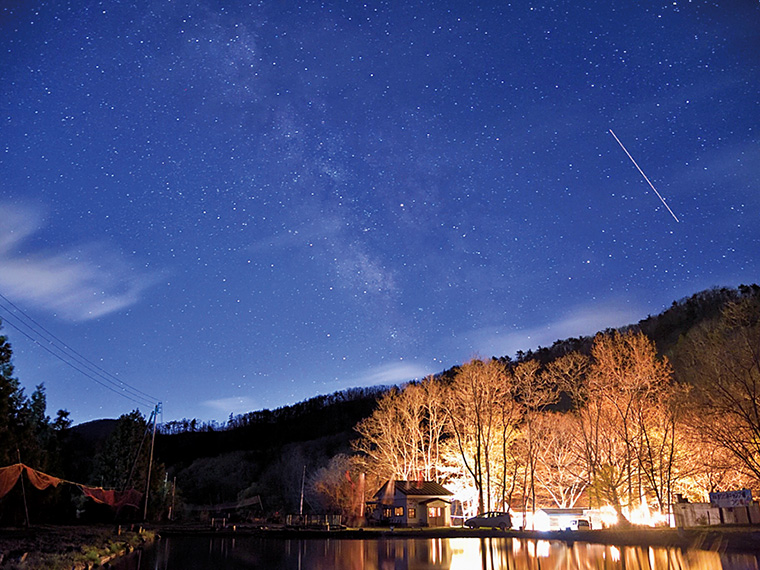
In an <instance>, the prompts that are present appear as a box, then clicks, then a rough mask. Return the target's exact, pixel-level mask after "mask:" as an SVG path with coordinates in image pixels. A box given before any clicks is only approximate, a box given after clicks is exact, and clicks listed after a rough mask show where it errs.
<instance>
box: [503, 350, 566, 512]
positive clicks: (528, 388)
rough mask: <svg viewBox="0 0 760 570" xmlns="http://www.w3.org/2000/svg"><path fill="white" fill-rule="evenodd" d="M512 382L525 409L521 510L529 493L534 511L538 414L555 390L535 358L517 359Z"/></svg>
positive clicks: (557, 393)
mask: <svg viewBox="0 0 760 570" xmlns="http://www.w3.org/2000/svg"><path fill="white" fill-rule="evenodd" d="M513 375H514V381H515V386H516V387H517V392H518V394H519V400H520V402H521V404H522V406H523V407H524V409H525V416H524V426H523V430H522V431H523V438H524V439H525V451H526V456H525V459H526V470H525V480H524V484H523V511H526V510H527V509H526V500H527V498H528V497H530V506H531V511H532V512H535V511H536V463H537V462H538V455H539V452H540V449H539V446H538V445H537V442H539V441H540V440H541V430H539V429H537V426H539V425H540V422H539V420H540V418H541V415H542V414H543V413H544V412H545V410H546V407H547V406H548V405H550V404H553V403H555V402H556V401H557V398H558V397H559V392H558V391H557V384H556V383H555V382H554V378H553V377H552V376H550V375H549V374H542V373H541V372H540V370H539V364H538V362H536V361H535V360H529V361H527V362H521V363H520V364H518V365H517V366H516V367H515V368H514V371H513Z"/></svg>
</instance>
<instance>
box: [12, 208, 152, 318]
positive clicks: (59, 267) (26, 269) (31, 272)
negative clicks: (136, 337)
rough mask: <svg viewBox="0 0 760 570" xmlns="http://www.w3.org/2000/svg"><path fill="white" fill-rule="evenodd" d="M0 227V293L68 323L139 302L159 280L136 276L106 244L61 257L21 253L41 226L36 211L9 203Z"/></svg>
mask: <svg viewBox="0 0 760 570" xmlns="http://www.w3.org/2000/svg"><path fill="white" fill-rule="evenodd" d="M2 211H3V217H4V224H3V227H2V228H0V268H1V270H0V291H2V292H3V294H4V295H6V296H8V297H11V298H13V299H15V300H18V301H21V302H23V303H26V304H28V305H31V306H35V307H38V308H41V309H45V310H49V311H53V312H55V313H57V314H59V315H60V316H62V317H63V318H66V319H70V320H73V321H86V320H89V319H95V318H98V317H101V316H103V315H107V314H109V313H112V312H114V311H119V310H122V309H125V308H127V307H129V306H131V305H134V304H135V303H137V302H138V301H139V300H140V298H141V295H142V293H143V291H144V290H145V289H147V288H148V287H149V286H150V285H152V284H153V283H154V282H155V278H153V277H151V276H149V275H147V274H145V273H136V272H135V271H134V269H133V268H131V267H129V266H128V265H127V263H126V262H125V261H124V260H123V259H121V257H120V256H119V255H118V254H116V253H114V252H113V251H111V250H110V249H109V248H107V247H106V246H104V245H102V244H88V245H85V246H83V247H78V248H73V247H72V248H68V249H67V250H65V251H63V252H60V253H58V252H57V253H50V252H39V251H38V252H32V253H29V254H21V253H20V251H19V250H20V248H21V247H22V246H23V245H25V242H26V241H28V238H30V237H32V236H33V235H34V234H35V233H36V232H37V231H38V230H39V229H40V225H41V223H42V216H41V215H40V214H39V212H37V211H36V210H33V209H31V208H24V207H18V206H10V205H7V204H4V205H3V206H2Z"/></svg>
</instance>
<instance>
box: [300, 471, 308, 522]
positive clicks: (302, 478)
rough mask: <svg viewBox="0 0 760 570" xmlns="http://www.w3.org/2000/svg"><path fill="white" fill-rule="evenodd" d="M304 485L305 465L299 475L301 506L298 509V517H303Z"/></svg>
mask: <svg viewBox="0 0 760 570" xmlns="http://www.w3.org/2000/svg"><path fill="white" fill-rule="evenodd" d="M305 485H306V465H304V466H303V475H301V506H300V507H299V508H298V515H299V516H301V517H303V488H304V486H305Z"/></svg>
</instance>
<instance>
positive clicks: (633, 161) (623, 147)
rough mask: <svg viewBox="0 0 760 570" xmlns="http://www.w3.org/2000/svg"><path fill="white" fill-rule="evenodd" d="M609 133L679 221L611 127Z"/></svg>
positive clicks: (677, 220) (675, 218) (676, 219)
mask: <svg viewBox="0 0 760 570" xmlns="http://www.w3.org/2000/svg"><path fill="white" fill-rule="evenodd" d="M610 134H611V135H612V136H613V137H615V140H616V141H617V143H618V144H619V145H620V148H622V149H623V150H624V151H625V154H627V155H628V158H630V159H631V162H632V163H633V165H634V166H635V167H636V169H637V170H638V171H639V172H640V173H641V175H642V176H643V177H644V180H646V181H647V184H649V186H650V187H651V188H652V190H654V193H655V194H657V197H658V198H659V199H660V201H661V202H662V203H663V205H664V206H665V207H666V208H667V209H668V212H670V215H671V216H673V219H674V220H675V221H676V222H680V221H681V220H679V219H678V218H677V217H676V215H675V214H674V213H673V210H671V209H670V206H668V203H667V202H666V201H665V198H663V197H662V196H660V193H659V192H658V191H657V188H655V187H654V184H652V183H651V182H650V181H649V178H647V175H646V174H644V171H643V170H641V167H640V166H639V165H638V164H637V163H636V161H635V160H633V157H632V156H631V153H630V152H628V149H627V148H625V146H623V143H621V142H620V139H619V138H617V135H616V134H615V133H613V132H612V129H610Z"/></svg>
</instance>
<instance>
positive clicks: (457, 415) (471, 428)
mask: <svg viewBox="0 0 760 570" xmlns="http://www.w3.org/2000/svg"><path fill="white" fill-rule="evenodd" d="M513 401H514V398H513V394H512V391H511V383H510V382H509V378H508V376H507V374H506V371H505V369H504V366H503V365H502V364H501V363H500V362H499V361H497V360H494V359H491V360H488V361H482V360H472V361H470V362H468V363H466V364H464V365H463V366H462V367H461V368H460V369H459V370H458V372H457V374H456V376H455V378H454V381H453V383H452V386H451V387H450V389H449V391H448V398H447V407H446V409H447V411H448V415H449V420H450V426H451V431H452V433H453V436H454V441H455V442H456V448H457V450H458V451H459V456H460V458H461V460H462V463H463V465H464V467H465V469H466V471H467V473H469V475H470V476H471V478H472V481H473V484H474V486H475V488H476V489H477V494H478V512H484V511H486V510H490V509H491V505H492V500H493V498H494V496H495V494H496V493H495V490H496V489H497V488H498V485H499V482H503V481H504V480H505V478H504V477H503V476H502V477H500V476H499V474H498V473H497V471H496V469H495V460H497V459H498V458H499V457H500V456H501V454H503V453H504V444H503V441H504V438H508V437H510V436H511V434H512V432H513V427H506V428H505V426H504V423H503V422H504V421H509V420H510V419H512V420H516V416H515V415H513V414H510V413H508V412H507V411H506V410H507V406H509V405H510V402H513Z"/></svg>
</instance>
